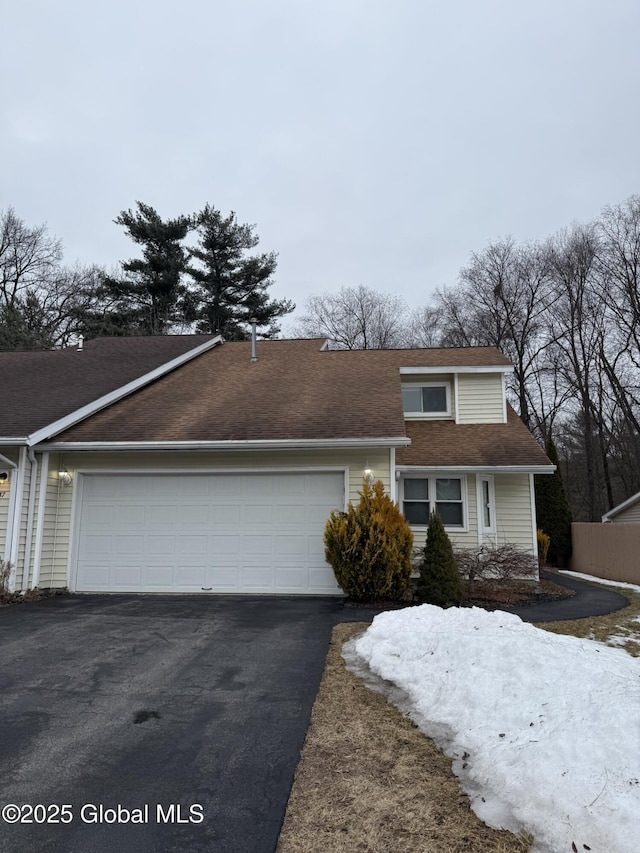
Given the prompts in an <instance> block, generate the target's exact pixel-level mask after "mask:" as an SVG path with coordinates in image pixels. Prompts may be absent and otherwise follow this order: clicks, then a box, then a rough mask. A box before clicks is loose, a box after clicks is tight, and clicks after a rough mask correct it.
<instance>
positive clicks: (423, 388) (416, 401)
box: [402, 382, 451, 418]
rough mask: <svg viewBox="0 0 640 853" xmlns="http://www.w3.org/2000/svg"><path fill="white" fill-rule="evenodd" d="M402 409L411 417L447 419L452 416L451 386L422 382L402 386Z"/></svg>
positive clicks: (444, 383)
mask: <svg viewBox="0 0 640 853" xmlns="http://www.w3.org/2000/svg"><path fill="white" fill-rule="evenodd" d="M402 408H403V409H404V413H405V415H409V416H411V417H431V418H434V417H447V416H449V415H451V384H450V383H449V382H422V383H420V384H419V385H417V384H416V385H403V386H402Z"/></svg>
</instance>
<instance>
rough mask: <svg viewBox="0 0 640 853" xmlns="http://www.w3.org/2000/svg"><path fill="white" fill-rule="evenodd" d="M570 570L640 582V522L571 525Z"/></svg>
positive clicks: (613, 579) (628, 581)
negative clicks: (639, 557)
mask: <svg viewBox="0 0 640 853" xmlns="http://www.w3.org/2000/svg"><path fill="white" fill-rule="evenodd" d="M571 541H572V545H573V553H572V555H571V570H572V571H574V572H582V573H583V574H586V575H593V576H594V577H597V578H604V579H606V580H611V581H622V582H623V583H634V584H640V561H639V559H638V554H640V524H635V523H630V524H598V523H593V522H575V521H574V522H573V524H572V525H571Z"/></svg>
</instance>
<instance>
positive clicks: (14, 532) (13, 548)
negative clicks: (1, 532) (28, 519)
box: [7, 447, 27, 592]
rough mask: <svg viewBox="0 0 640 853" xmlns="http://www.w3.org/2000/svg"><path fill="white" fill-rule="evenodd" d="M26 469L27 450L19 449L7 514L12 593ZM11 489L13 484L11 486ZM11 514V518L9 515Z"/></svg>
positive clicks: (18, 545)
mask: <svg viewBox="0 0 640 853" xmlns="http://www.w3.org/2000/svg"><path fill="white" fill-rule="evenodd" d="M26 467H27V448H26V447H21V448H20V459H19V461H18V466H17V476H16V479H15V489H14V488H12V490H11V491H12V497H13V507H10V509H12V510H13V513H11V512H10V513H9V523H10V525H11V527H10V530H9V534H10V538H9V541H10V546H9V548H8V549H7V550H8V553H9V562H10V563H11V574H10V575H9V592H13V591H14V588H15V583H16V573H17V570H18V565H17V564H18V549H19V547H20V520H21V518H22V499H23V495H24V474H25V468H26ZM11 485H12V487H13V483H12V484H11ZM12 514H13V518H12V517H11V515H12Z"/></svg>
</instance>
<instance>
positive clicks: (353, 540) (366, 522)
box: [324, 480, 413, 601]
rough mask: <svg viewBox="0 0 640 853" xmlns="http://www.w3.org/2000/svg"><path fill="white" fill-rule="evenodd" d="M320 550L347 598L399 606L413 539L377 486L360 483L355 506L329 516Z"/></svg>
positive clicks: (408, 578) (405, 586)
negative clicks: (360, 488)
mask: <svg viewBox="0 0 640 853" xmlns="http://www.w3.org/2000/svg"><path fill="white" fill-rule="evenodd" d="M324 545H325V557H326V560H327V562H328V563H329V565H330V566H331V567H332V568H333V572H334V574H335V576H336V580H337V582H338V584H339V585H340V586H341V587H342V589H343V591H344V592H345V594H346V595H348V596H349V598H352V599H354V600H356V601H380V600H394V601H401V600H403V598H404V596H405V594H406V592H407V589H408V588H409V585H410V583H411V550H412V548H413V534H412V532H411V529H410V527H409V524H408V522H407V520H406V519H405V517H404V516H403V515H402V513H401V512H400V510H399V508H398V506H397V504H395V503H394V502H393V501H392V500H391V498H390V497H389V496H388V495H386V494H385V493H384V486H383V485H382V483H381V482H380V481H379V480H378V481H377V482H376V483H374V484H373V485H370V484H369V483H368V482H366V481H365V483H364V484H363V487H362V491H361V492H360V501H359V503H358V504H357V506H354V505H353V504H350V505H349V508H348V510H347V511H346V512H332V513H331V516H330V517H329V520H328V521H327V524H326V526H325V532H324Z"/></svg>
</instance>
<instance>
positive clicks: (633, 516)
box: [611, 500, 640, 524]
mask: <svg viewBox="0 0 640 853" xmlns="http://www.w3.org/2000/svg"><path fill="white" fill-rule="evenodd" d="M611 522H612V523H615V522H622V523H623V524H633V523H636V524H637V523H639V522H640V500H639V501H637V503H635V504H632V505H631V506H628V507H627V508H626V509H623V510H622V512H619V513H618V514H617V515H614V516H613V517H612V519H611Z"/></svg>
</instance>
